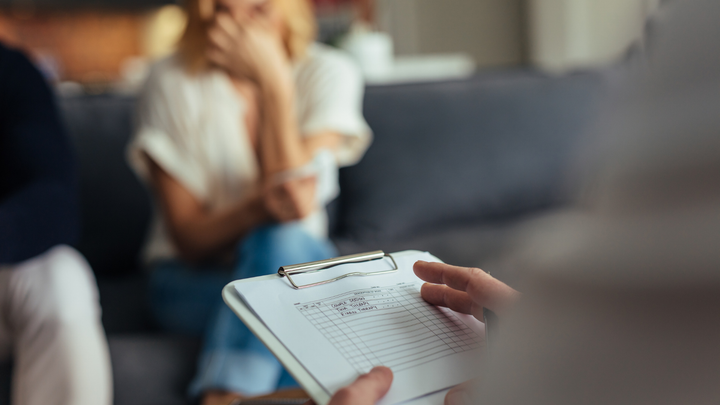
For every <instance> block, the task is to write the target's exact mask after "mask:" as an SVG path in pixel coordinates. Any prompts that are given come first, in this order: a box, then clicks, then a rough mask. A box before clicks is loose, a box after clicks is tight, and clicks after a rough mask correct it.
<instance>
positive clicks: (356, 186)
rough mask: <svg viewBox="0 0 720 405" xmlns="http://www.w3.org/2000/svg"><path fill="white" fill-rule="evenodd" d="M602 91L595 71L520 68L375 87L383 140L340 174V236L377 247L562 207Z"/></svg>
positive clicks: (373, 104) (371, 110)
mask: <svg viewBox="0 0 720 405" xmlns="http://www.w3.org/2000/svg"><path fill="white" fill-rule="evenodd" d="M602 86H603V80H602V77H601V76H600V75H599V74H596V73H583V74H577V75H571V76H564V77H548V76H544V75H541V74H539V73H533V72H530V71H525V70H518V71H509V72H507V71H506V72H502V73H486V74H483V75H478V76H476V77H475V78H473V79H471V80H462V81H455V82H443V83H427V84H412V85H398V86H379V87H370V88H368V90H367V92H366V95H365V106H364V112H365V117H366V119H367V121H368V122H369V124H370V126H371V128H372V129H373V131H374V134H375V141H374V144H373V145H372V147H371V148H370V150H369V151H368V153H367V155H366V156H365V157H364V159H363V160H362V161H361V162H360V163H359V164H358V165H356V166H354V167H350V168H347V169H343V170H342V171H341V176H340V178H341V188H342V194H341V197H340V198H341V200H340V207H339V224H338V232H339V233H341V234H342V235H344V236H345V237H348V238H351V239H355V240H361V241H362V240H367V241H373V242H378V241H383V240H388V239H397V238H402V237H405V236H410V235H412V234H416V233H423V232H431V231H432V230H434V229H438V227H449V226H455V225H458V224H460V225H463V224H478V223H483V222H490V221H498V220H503V219H505V218H509V217H517V216H519V215H524V214H527V213H530V212H533V211H536V210H538V209H543V208H547V207H551V206H556V205H558V204H562V203H563V202H565V201H566V200H567V193H566V192H565V190H564V188H563V186H564V184H565V182H564V175H565V170H566V168H567V163H568V159H569V158H570V157H571V155H572V150H573V148H574V147H575V145H576V144H577V142H578V140H579V139H580V138H581V135H582V134H583V133H584V131H585V128H586V127H587V125H588V122H589V120H590V119H591V117H592V116H593V110H594V109H595V106H596V104H597V101H598V99H599V95H600V94H601V89H602Z"/></svg>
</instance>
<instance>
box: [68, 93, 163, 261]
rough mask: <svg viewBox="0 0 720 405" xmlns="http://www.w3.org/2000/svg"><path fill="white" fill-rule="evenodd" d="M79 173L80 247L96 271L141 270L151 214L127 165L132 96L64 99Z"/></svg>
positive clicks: (137, 182)
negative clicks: (126, 153)
mask: <svg viewBox="0 0 720 405" xmlns="http://www.w3.org/2000/svg"><path fill="white" fill-rule="evenodd" d="M60 106H61V108H62V112H63V115H64V119H65V123H66V125H67V127H68V130H69V132H70V136H71V138H72V140H73V143H74V145H75V150H76V153H77V159H78V164H79V169H80V170H79V172H80V208H81V212H82V236H81V239H80V241H79V243H78V245H77V248H78V250H79V251H80V252H81V253H83V254H84V255H85V257H86V258H87V259H88V261H89V262H90V265H91V266H92V268H93V269H94V270H95V272H96V273H100V274H118V273H128V272H132V271H134V270H136V269H137V268H138V257H139V251H140V249H141V247H142V244H143V242H144V235H145V232H146V230H147V223H148V221H149V216H150V200H149V197H148V194H147V192H146V190H145V188H144V187H143V186H142V185H141V184H140V182H139V181H138V179H137V178H136V177H135V175H134V174H133V173H132V172H131V171H130V169H129V167H128V166H127V164H126V163H125V145H126V144H127V142H128V140H129V138H130V135H131V134H132V114H133V111H134V108H135V107H134V106H135V98H134V97H125V96H113V95H97V96H91V95H85V96H79V97H66V98H63V99H61V100H60Z"/></svg>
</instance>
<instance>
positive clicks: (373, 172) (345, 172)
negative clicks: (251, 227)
mask: <svg viewBox="0 0 720 405" xmlns="http://www.w3.org/2000/svg"><path fill="white" fill-rule="evenodd" d="M601 85H602V80H601V79H600V77H599V76H598V75H594V74H582V75H575V76H566V77H561V78H552V77H546V76H542V75H539V74H536V73H532V72H526V71H518V72H509V73H508V72H505V73H501V74H483V75H479V76H477V77H475V78H472V79H469V80H461V81H453V82H440V83H426V84H409V85H398V86H379V87H369V88H368V89H367V92H366V97H365V106H364V112H365V116H366V118H367V121H368V123H369V124H370V126H371V128H372V129H373V131H374V135H375V141H374V144H373V145H372V146H371V148H370V149H369V151H368V153H367V155H366V156H365V158H364V159H363V160H362V161H361V162H360V163H359V164H358V165H356V166H354V167H350V168H345V169H342V170H341V173H340V182H341V188H342V194H341V197H340V199H339V201H337V202H336V204H335V207H336V208H337V209H336V210H332V211H334V212H335V213H336V214H337V218H335V221H334V222H335V223H336V224H337V226H336V227H335V231H334V235H335V236H342V237H349V238H354V239H359V240H363V239H365V240H368V239H370V240H373V241H382V240H388V239H398V238H403V237H405V236H408V235H412V234H414V233H422V232H431V231H432V230H434V229H438V228H439V227H449V226H454V225H456V224H469V223H483V222H488V221H498V220H502V219H504V218H513V217H517V216H520V215H524V214H527V213H531V212H534V211H536V210H538V209H542V208H546V207H549V206H555V205H557V204H561V203H563V202H564V201H565V200H566V194H565V193H564V191H563V187H562V186H563V178H564V171H565V170H566V164H567V161H568V159H569V157H570V156H571V151H572V149H573V147H574V145H575V144H576V143H577V141H578V139H579V138H580V135H581V134H582V133H583V130H584V128H585V127H586V125H587V123H588V120H589V118H590V117H591V115H592V110H593V107H594V104H595V101H596V100H597V98H598V93H599V89H600V88H601ZM60 105H61V109H62V112H63V114H64V118H65V121H66V124H67V126H68V129H69V132H70V134H71V137H72V139H73V141H74V143H75V145H76V151H77V157H78V161H79V167H80V184H81V186H80V192H81V196H80V197H81V210H82V219H83V234H82V238H81V240H80V242H79V244H78V249H79V250H80V251H81V252H82V253H83V254H84V255H85V256H86V257H87V259H88V261H89V262H90V264H91V265H92V266H93V268H94V269H95V271H96V272H97V273H99V274H117V273H128V272H132V271H136V270H137V269H138V268H139V265H138V263H139V256H140V255H139V253H140V250H141V247H142V245H143V242H144V238H145V233H146V231H147V228H148V221H149V218H150V213H151V203H150V198H149V195H148V191H147V190H146V188H145V187H144V186H143V185H141V183H140V182H139V181H138V179H137V178H136V176H135V175H134V174H133V173H132V172H131V170H130V169H129V167H128V166H127V164H126V161H125V147H126V145H127V142H128V141H129V139H130V136H131V134H132V115H133V112H134V108H135V99H134V98H133V97H129V96H117V95H115V96H111V95H85V96H77V97H66V98H63V99H61V103H60Z"/></svg>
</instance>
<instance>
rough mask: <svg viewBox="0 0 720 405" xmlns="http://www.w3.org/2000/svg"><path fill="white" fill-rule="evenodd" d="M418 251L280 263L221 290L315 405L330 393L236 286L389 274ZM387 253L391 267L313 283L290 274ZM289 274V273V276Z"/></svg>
mask: <svg viewBox="0 0 720 405" xmlns="http://www.w3.org/2000/svg"><path fill="white" fill-rule="evenodd" d="M416 253H419V251H416V250H408V251H402V252H397V253H392V254H386V253H384V252H383V251H374V252H368V253H362V254H357V255H350V256H342V257H338V258H335V259H329V260H321V261H317V262H310V263H302V264H297V265H291V266H283V267H281V268H280V269H279V270H278V274H271V275H267V276H260V277H253V278H248V279H243V280H236V281H232V282H230V283H229V284H227V285H226V286H225V287H224V288H223V291H222V297H223V300H224V301H225V304H227V306H228V307H230V309H231V310H232V311H233V312H234V313H235V315H237V316H238V318H240V320H241V321H242V322H243V323H244V324H245V325H246V326H247V327H248V329H250V331H252V333H253V334H254V335H255V336H256V337H257V338H258V339H260V341H261V342H263V344H265V346H266V347H267V348H268V350H270V352H272V354H273V355H275V357H276V358H277V359H278V360H279V361H280V363H282V365H283V366H284V367H285V369H286V370H287V371H288V372H289V373H290V375H292V376H293V378H295V381H297V382H298V384H300V386H302V388H303V389H304V390H305V392H307V394H308V395H309V396H310V398H312V399H313V400H314V401H315V403H316V404H317V405H326V404H327V403H328V402H329V401H330V397H331V395H330V394H329V393H328V392H327V391H325V389H324V388H323V387H322V386H321V385H320V383H319V382H318V381H317V380H316V379H315V377H313V376H312V374H310V372H309V371H308V370H307V369H306V368H305V367H304V366H303V365H302V364H301V363H300V362H299V361H298V360H297V359H296V358H295V356H294V355H293V354H292V353H291V352H290V351H289V350H288V349H287V348H286V347H285V345H284V344H283V343H282V342H280V340H279V339H278V338H277V337H276V336H275V335H274V334H273V333H272V332H271V331H270V329H268V327H267V326H266V325H265V324H264V323H263V322H262V321H261V320H260V319H259V318H258V317H257V316H256V315H255V313H254V312H253V311H252V310H250V309H249V308H248V307H247V306H246V305H245V303H244V302H243V301H242V299H241V298H240V296H239V294H238V293H237V290H236V288H235V286H236V285H237V284H239V283H253V282H257V281H263V280H272V279H277V278H282V277H287V278H288V281H289V282H290V284H292V286H293V288H296V289H301V288H311V287H314V286H316V285H322V284H327V283H331V282H334V281H337V280H340V279H343V278H346V277H368V276H374V275H380V274H388V273H391V272H395V271H398V266H397V263H396V262H395V258H397V257H401V256H404V255H412V254H416ZM385 257H388V258H390V259H391V261H392V263H393V265H394V269H392V270H386V271H377V272H368V273H365V272H352V273H348V274H345V275H343V276H340V277H335V278H332V279H329V280H325V281H322V282H318V283H313V284H312V285H301V284H299V283H296V281H295V280H293V279H292V275H297V274H301V273H307V272H316V271H322V270H323V269H328V268H331V267H335V266H339V265H342V264H350V263H360V262H365V261H370V260H379V259H382V258H385ZM288 276H290V277H288Z"/></svg>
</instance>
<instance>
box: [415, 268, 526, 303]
mask: <svg viewBox="0 0 720 405" xmlns="http://www.w3.org/2000/svg"><path fill="white" fill-rule="evenodd" d="M413 270H414V271H415V275H417V276H418V277H420V278H421V279H422V280H425V281H427V282H429V283H433V284H445V285H447V286H448V287H450V288H452V289H454V290H458V291H464V292H466V293H467V294H468V296H469V297H470V299H471V300H472V301H473V302H474V303H475V304H477V305H479V306H481V307H487V308H489V309H490V310H492V311H495V312H498V313H500V312H503V311H504V310H506V309H507V308H509V307H510V306H511V305H512V304H513V303H514V302H515V300H516V299H517V298H518V297H519V295H520V293H518V292H517V291H515V290H514V289H512V287H510V286H508V285H507V284H505V283H503V282H502V281H500V280H497V279H495V278H493V277H492V276H490V275H489V274H487V273H486V272H484V271H482V270H480V269H476V268H470V267H458V266H451V265H449V264H445V263H435V262H432V263H431V262H424V261H418V262H416V263H415V265H414V266H413Z"/></svg>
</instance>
